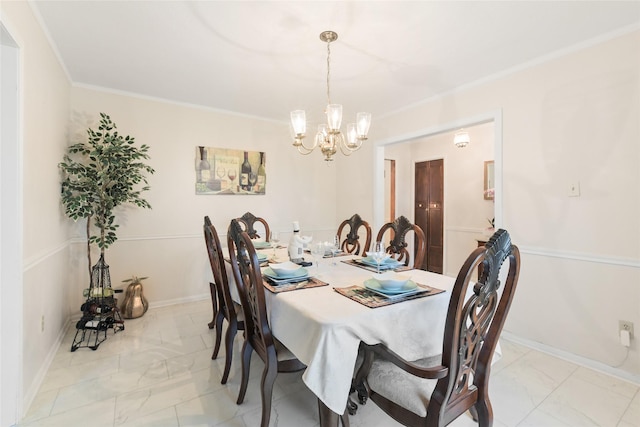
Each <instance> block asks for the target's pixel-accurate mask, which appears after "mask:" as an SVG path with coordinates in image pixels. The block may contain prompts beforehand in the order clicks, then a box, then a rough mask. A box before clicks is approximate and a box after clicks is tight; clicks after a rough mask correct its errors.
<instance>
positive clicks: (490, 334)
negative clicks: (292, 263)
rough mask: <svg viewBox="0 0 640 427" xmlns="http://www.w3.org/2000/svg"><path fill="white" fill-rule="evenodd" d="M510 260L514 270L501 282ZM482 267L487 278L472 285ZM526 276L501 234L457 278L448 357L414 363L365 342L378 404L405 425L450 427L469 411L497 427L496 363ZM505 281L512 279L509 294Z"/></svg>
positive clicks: (365, 371)
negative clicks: (492, 379) (492, 393)
mask: <svg viewBox="0 0 640 427" xmlns="http://www.w3.org/2000/svg"><path fill="white" fill-rule="evenodd" d="M505 260H508V261H509V262H508V271H507V272H506V275H499V273H500V269H501V267H502V265H503V263H504V261H505ZM480 264H482V267H483V270H482V274H481V277H480V279H479V281H478V282H477V283H475V284H474V285H472V284H471V281H472V280H473V279H474V278H475V277H474V272H475V269H476V267H477V266H478V265H480ZM519 272H520V252H519V251H518V248H517V247H516V246H515V245H512V244H511V238H510V236H509V233H508V232H507V231H506V230H502V229H500V230H498V231H497V232H496V233H495V234H494V235H493V236H492V237H491V239H490V240H489V242H488V243H487V244H486V246H484V247H481V248H477V249H476V250H474V251H473V252H472V253H471V255H469V257H468V258H467V260H466V261H465V263H464V265H463V266H462V268H461V269H460V272H459V273H458V277H457V278H456V281H455V284H454V287H453V290H452V292H451V299H450V301H449V309H448V312H447V319H446V323H445V329H444V344H443V346H442V354H441V356H436V357H435V358H433V357H432V358H428V359H422V360H419V361H413V362H409V361H406V360H404V359H402V358H401V357H400V356H399V355H398V354H396V353H394V352H393V351H392V350H391V349H389V348H387V347H385V346H384V345H383V344H376V345H366V344H364V343H362V344H361V350H363V352H364V363H363V367H362V368H361V369H360V371H359V372H358V374H357V378H356V381H360V380H362V379H366V380H365V382H364V384H365V386H366V389H367V391H368V395H369V397H370V398H371V400H373V401H374V402H375V403H376V404H377V405H378V406H379V407H380V408H381V409H382V410H383V411H384V412H386V413H387V414H389V415H390V416H391V417H393V418H394V419H395V420H397V421H398V422H400V423H402V424H404V425H405V426H430V427H435V426H446V425H447V424H449V423H451V422H452V421H453V420H455V419H456V418H457V417H459V416H460V415H461V414H463V413H465V412H466V411H470V412H471V415H472V416H473V418H474V419H475V420H476V421H478V423H479V425H480V426H482V427H484V426H491V425H492V423H493V410H492V407H491V401H490V399H489V394H488V392H489V374H490V372H491V360H492V357H493V354H494V351H495V349H496V346H497V344H498V338H499V337H500V332H501V331H502V327H503V326H504V322H505V319H506V317H507V313H508V312H509V308H510V307H511V302H512V301H513V296H514V293H515V290H516V285H517V282H518V275H519ZM501 276H503V277H505V283H504V286H503V289H500V287H501V281H500V277H501ZM470 286H472V288H471V289H469V287H470ZM427 327H428V326H427Z"/></svg>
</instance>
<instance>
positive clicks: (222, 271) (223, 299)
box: [203, 216, 244, 384]
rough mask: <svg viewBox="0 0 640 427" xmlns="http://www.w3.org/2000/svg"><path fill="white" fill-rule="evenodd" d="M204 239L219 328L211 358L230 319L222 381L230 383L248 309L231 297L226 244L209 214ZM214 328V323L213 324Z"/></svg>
mask: <svg viewBox="0 0 640 427" xmlns="http://www.w3.org/2000/svg"><path fill="white" fill-rule="evenodd" d="M203 228H204V241H205V243H206V246H207V254H208V255H209V264H211V271H212V272H213V283H211V282H209V290H210V292H211V301H212V303H213V321H212V323H214V326H215V329H216V342H215V345H214V348H213V353H212V355H211V359H216V358H217V357H218V351H219V350H220V342H221V341H222V324H223V321H224V320H225V319H226V320H227V323H228V325H227V333H226V334H225V352H226V354H225V361H224V372H223V374H222V381H221V383H222V384H226V382H227V379H228V378H229V371H230V370H231V360H232V358H233V340H234V339H235V336H236V334H237V333H238V330H243V329H244V313H243V312H242V307H241V306H240V304H239V303H237V302H235V301H233V299H232V298H231V291H230V288H229V282H228V279H227V270H226V266H225V261H224V255H223V251H222V246H221V245H220V239H219V237H218V232H217V231H216V228H215V227H214V226H213V224H212V223H211V220H210V219H209V217H208V216H205V217H204V227H203ZM209 328H211V324H210V326H209Z"/></svg>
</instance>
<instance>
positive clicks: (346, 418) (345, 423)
mask: <svg viewBox="0 0 640 427" xmlns="http://www.w3.org/2000/svg"><path fill="white" fill-rule="evenodd" d="M349 414H351V412H350V411H349V404H348V403H347V409H345V411H344V414H342V415H340V421H342V427H349Z"/></svg>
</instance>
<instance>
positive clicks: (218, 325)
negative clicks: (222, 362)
mask: <svg viewBox="0 0 640 427" xmlns="http://www.w3.org/2000/svg"><path fill="white" fill-rule="evenodd" d="M223 321H224V313H222V311H218V314H216V344H215V345H214V347H213V353H212V354H211V360H215V359H216V358H217V357H218V351H220V341H222V322H223Z"/></svg>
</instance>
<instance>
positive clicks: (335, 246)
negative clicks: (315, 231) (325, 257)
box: [331, 236, 340, 265]
mask: <svg viewBox="0 0 640 427" xmlns="http://www.w3.org/2000/svg"><path fill="white" fill-rule="evenodd" d="M338 252H340V236H333V242H332V245H331V258H332V259H333V265H336V260H335V257H336V254H337V253H338Z"/></svg>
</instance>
